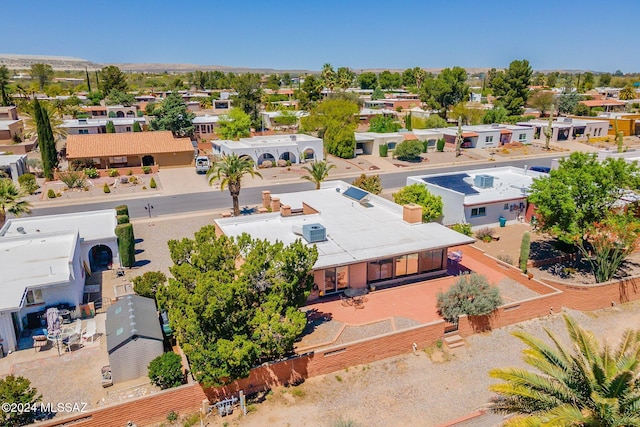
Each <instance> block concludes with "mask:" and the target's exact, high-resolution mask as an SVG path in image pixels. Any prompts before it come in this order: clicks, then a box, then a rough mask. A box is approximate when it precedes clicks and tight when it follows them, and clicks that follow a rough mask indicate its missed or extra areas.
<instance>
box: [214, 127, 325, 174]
mask: <svg viewBox="0 0 640 427" xmlns="http://www.w3.org/2000/svg"><path fill="white" fill-rule="evenodd" d="M211 145H212V148H213V154H219V155H229V154H236V155H237V156H239V157H242V156H247V157H250V158H251V159H252V160H253V161H254V163H255V164H256V165H258V166H259V165H261V164H262V162H264V161H266V160H269V161H271V162H274V163H275V162H276V161H278V160H288V161H290V162H291V163H303V161H302V159H303V158H304V161H312V160H317V161H322V160H324V154H323V145H322V139H320V138H315V137H313V136H309V135H304V134H295V135H268V136H256V137H253V138H240V140H238V141H230V140H219V141H213V142H212V143H211Z"/></svg>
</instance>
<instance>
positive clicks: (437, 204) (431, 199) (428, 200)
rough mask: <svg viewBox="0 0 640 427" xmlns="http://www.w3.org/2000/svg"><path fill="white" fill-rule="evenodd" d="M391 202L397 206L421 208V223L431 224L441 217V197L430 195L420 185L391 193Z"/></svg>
mask: <svg viewBox="0 0 640 427" xmlns="http://www.w3.org/2000/svg"><path fill="white" fill-rule="evenodd" d="M393 201H394V202H396V203H397V204H399V205H406V204H410V203H415V204H416V205H420V206H422V222H431V221H434V220H436V219H438V218H439V217H441V216H442V208H443V205H442V197H440V196H436V195H435V194H431V192H430V191H429V190H428V189H427V187H425V186H424V185H422V184H418V183H416V184H411V185H407V186H405V187H402V188H401V189H400V191H398V192H397V193H393Z"/></svg>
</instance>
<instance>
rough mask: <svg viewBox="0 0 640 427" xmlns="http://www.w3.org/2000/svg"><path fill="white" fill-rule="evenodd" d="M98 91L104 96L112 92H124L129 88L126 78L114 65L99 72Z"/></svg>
mask: <svg viewBox="0 0 640 427" xmlns="http://www.w3.org/2000/svg"><path fill="white" fill-rule="evenodd" d="M97 76H98V74H96V78H97ZM99 86H100V87H99V89H100V90H101V91H102V93H104V94H105V95H107V96H108V95H109V94H110V93H111V91H112V90H115V91H119V92H126V91H127V90H128V88H129V85H128V84H127V76H126V75H125V74H124V73H123V72H122V70H120V68H118V67H116V66H115V65H108V66H106V67H104V68H103V69H102V70H100V78H99Z"/></svg>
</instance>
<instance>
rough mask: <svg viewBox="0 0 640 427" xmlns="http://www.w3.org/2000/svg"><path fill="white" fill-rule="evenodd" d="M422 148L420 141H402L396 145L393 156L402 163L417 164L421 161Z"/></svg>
mask: <svg viewBox="0 0 640 427" xmlns="http://www.w3.org/2000/svg"><path fill="white" fill-rule="evenodd" d="M422 148H423V144H422V141H416V140H414V141H402V142H401V143H399V144H398V145H396V148H395V150H393V156H394V157H396V158H397V159H400V160H403V161H407V162H417V161H420V159H421V157H420V154H422Z"/></svg>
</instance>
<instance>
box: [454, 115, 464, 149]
mask: <svg viewBox="0 0 640 427" xmlns="http://www.w3.org/2000/svg"><path fill="white" fill-rule="evenodd" d="M463 141H464V139H463V138H462V117H458V134H457V135H456V157H460V155H461V154H462V153H461V149H462V142H463Z"/></svg>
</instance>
